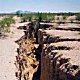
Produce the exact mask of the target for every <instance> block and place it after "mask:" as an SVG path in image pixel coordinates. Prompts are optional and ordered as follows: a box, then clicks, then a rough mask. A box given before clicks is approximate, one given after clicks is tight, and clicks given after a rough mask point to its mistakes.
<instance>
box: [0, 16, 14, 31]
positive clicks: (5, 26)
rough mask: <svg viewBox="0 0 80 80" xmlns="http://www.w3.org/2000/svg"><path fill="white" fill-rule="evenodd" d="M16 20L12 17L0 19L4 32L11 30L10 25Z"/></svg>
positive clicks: (0, 27) (0, 26)
mask: <svg viewBox="0 0 80 80" xmlns="http://www.w3.org/2000/svg"><path fill="white" fill-rule="evenodd" d="M14 22H15V21H14V20H13V19H12V17H6V18H4V19H2V20H1V21H0V29H1V31H2V32H10V25H11V24H12V23H14Z"/></svg>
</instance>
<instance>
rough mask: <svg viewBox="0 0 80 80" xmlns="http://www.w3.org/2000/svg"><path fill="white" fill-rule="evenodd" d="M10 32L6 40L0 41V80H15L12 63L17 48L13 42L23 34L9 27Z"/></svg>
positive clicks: (14, 69)
mask: <svg viewBox="0 0 80 80" xmlns="http://www.w3.org/2000/svg"><path fill="white" fill-rule="evenodd" d="M11 32H12V33H11V34H9V35H8V37H7V38H5V39H0V80H17V79H16V77H15V71H16V67H15V65H14V62H15V56H16V54H17V52H16V50H17V48H18V47H19V46H18V44H16V43H15V41H16V40H18V39H19V38H20V37H21V36H23V35H24V33H23V31H21V30H18V29H17V27H16V26H15V27H11Z"/></svg>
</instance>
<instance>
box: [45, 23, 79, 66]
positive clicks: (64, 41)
mask: <svg viewBox="0 0 80 80" xmlns="http://www.w3.org/2000/svg"><path fill="white" fill-rule="evenodd" d="M61 28H62V29H61ZM71 28H72V29H74V30H71ZM66 29H67V30H66ZM76 29H77V30H76ZM45 32H46V34H48V35H51V37H52V38H53V40H54V37H55V38H56V37H58V39H57V38H56V39H55V40H56V41H55V42H53V43H51V44H50V46H54V47H55V48H54V50H53V52H57V53H58V54H63V56H62V57H64V58H70V62H71V63H72V64H73V65H78V66H80V25H79V24H65V25H60V26H58V27H57V29H52V30H45ZM64 47H65V48H64ZM59 48H60V49H59ZM61 48H62V49H61ZM63 48H64V49H63ZM67 48H68V49H67Z"/></svg>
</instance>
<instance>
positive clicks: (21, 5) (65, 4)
mask: <svg viewBox="0 0 80 80" xmlns="http://www.w3.org/2000/svg"><path fill="white" fill-rule="evenodd" d="M17 10H28V11H41V12H80V0H0V12H14V11H17Z"/></svg>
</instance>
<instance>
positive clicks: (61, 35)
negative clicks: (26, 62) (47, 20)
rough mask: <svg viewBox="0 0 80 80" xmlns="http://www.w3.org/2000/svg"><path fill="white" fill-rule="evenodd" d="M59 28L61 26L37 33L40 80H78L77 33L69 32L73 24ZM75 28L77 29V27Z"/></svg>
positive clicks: (78, 51) (79, 42)
mask: <svg viewBox="0 0 80 80" xmlns="http://www.w3.org/2000/svg"><path fill="white" fill-rule="evenodd" d="M71 25H73V26H71ZM53 27H54V26H53ZM59 27H61V25H60V26H57V30H56V29H55V28H53V29H51V30H49V29H48V30H43V29H39V31H38V35H39V36H38V43H39V44H40V45H42V53H41V80H65V79H66V80H79V79H80V60H79V56H80V48H79V46H80V34H79V31H77V30H74V31H72V30H70V27H72V28H74V27H75V24H68V26H67V25H66V26H64V25H63V27H61V28H62V29H60V28H59ZM77 27H78V28H79V26H78V25H77ZM64 28H68V29H69V30H66V29H64ZM75 28H76V27H75ZM44 73H45V74H44Z"/></svg>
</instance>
